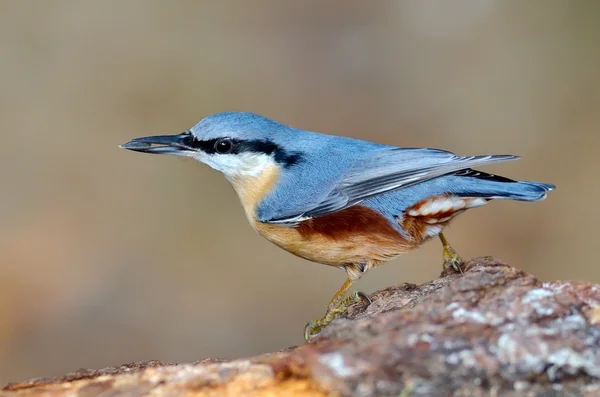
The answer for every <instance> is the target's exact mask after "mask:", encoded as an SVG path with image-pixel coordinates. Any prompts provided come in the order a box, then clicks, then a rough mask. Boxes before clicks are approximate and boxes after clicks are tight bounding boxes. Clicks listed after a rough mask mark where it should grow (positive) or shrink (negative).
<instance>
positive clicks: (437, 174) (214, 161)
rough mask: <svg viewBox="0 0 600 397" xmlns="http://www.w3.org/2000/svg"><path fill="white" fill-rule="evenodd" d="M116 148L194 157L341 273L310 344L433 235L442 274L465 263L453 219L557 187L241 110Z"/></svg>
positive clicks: (252, 216)
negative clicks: (365, 281)
mask: <svg viewBox="0 0 600 397" xmlns="http://www.w3.org/2000/svg"><path fill="white" fill-rule="evenodd" d="M121 147H122V148H125V149H129V150H133V151H137V152H144V153H156V154H171V155H176V156H187V157H192V158H194V159H196V160H198V161H200V162H201V163H204V164H207V165H209V166H210V167H212V168H214V169H215V170H217V171H220V172H222V173H223V174H224V175H225V177H227V179H228V180H229V181H230V182H231V184H232V185H233V187H234V189H235V191H236V192H237V194H238V196H239V198H240V201H241V202H242V205H243V207H244V210H245V212H246V215H247V217H248V220H249V221H250V224H251V225H252V227H253V228H254V229H255V230H256V231H258V232H259V233H260V234H261V235H262V236H263V237H265V238H266V239H267V240H269V241H271V242H273V243H274V244H276V245H278V246H279V247H281V248H283V249H285V250H286V251H289V252H291V253H292V254H294V255H297V256H299V257H301V258H305V259H308V260H309V261H313V262H318V263H322V264H325V265H330V266H335V267H338V268H340V269H343V270H345V271H346V274H347V280H346V282H345V283H344V284H343V285H342V287H341V288H340V289H339V291H338V292H337V293H336V294H335V295H334V297H333V299H332V300H331V302H330V304H329V306H328V308H327V312H326V314H325V316H324V317H323V318H321V319H318V320H315V321H311V322H309V323H308V324H307V326H306V328H305V337H306V338H307V339H309V338H310V337H311V336H312V335H314V334H316V333H318V332H319V331H320V330H321V329H322V328H323V327H325V326H326V325H327V324H329V323H330V322H331V321H332V319H333V318H334V317H335V315H336V314H337V313H339V312H340V311H341V310H343V308H344V307H345V306H346V305H347V304H349V303H350V302H352V301H354V300H356V299H359V298H362V299H366V300H369V299H368V297H367V296H366V295H364V294H362V293H357V294H353V295H351V296H350V297H348V298H345V299H344V297H345V295H346V293H347V291H348V289H349V288H350V286H351V285H352V283H353V282H354V281H356V280H357V279H359V278H360V277H361V276H362V275H363V274H364V273H365V272H367V271H368V270H369V269H372V268H374V267H376V266H378V265H380V264H382V263H383V262H386V261H388V260H390V259H393V258H395V257H397V256H398V255H400V254H403V253H405V252H407V251H410V250H412V249H414V248H416V247H418V246H420V245H421V244H423V243H424V242H425V241H427V240H429V239H430V238H432V237H435V236H439V238H440V239H441V241H442V244H443V258H444V268H446V267H449V266H450V267H452V268H454V269H455V270H456V271H461V268H460V263H461V258H460V257H459V256H458V255H457V253H456V252H455V251H454V250H453V249H452V247H451V246H450V245H449V244H448V241H447V240H446V238H445V237H444V235H443V234H442V230H443V229H444V227H446V226H447V225H448V223H449V222H450V221H451V220H452V219H453V218H454V217H455V216H456V215H458V214H460V213H463V212H464V211H466V210H468V209H470V208H475V207H480V206H482V205H484V204H486V203H487V202H488V201H490V200H493V199H511V200H520V201H540V200H543V199H544V198H546V193H547V192H548V191H550V190H553V189H554V186H553V185H551V184H546V183H538V182H522V181H514V180H512V179H508V178H504V177H501V176H497V175H492V174H488V173H485V172H481V171H476V170H474V169H473V168H474V167H480V166H484V165H488V164H492V163H497V162H502V161H509V160H516V159H518V157H517V156H512V155H486V156H464V157H463V156H457V155H455V154H453V153H450V152H447V151H444V150H437V149H426V148H399V147H394V146H388V145H382V144H378V143H373V142H367V141H362V140H357V139H351V138H346V137H340V136H333V135H326V134H319V133H315V132H309V131H304V130H300V129H297V128H292V127H289V126H286V125H283V124H280V123H278V122H276V121H273V120H270V119H268V118H265V117H262V116H259V115H256V114H252V113H242V112H228V113H218V114H215V115H212V116H208V117H206V118H204V119H202V120H201V121H200V122H199V123H198V124H196V125H195V126H194V127H192V128H191V129H190V130H189V131H185V132H183V133H181V134H179V135H167V136H149V137H143V138H136V139H133V140H132V141H130V142H128V143H126V144H124V145H122V146H121Z"/></svg>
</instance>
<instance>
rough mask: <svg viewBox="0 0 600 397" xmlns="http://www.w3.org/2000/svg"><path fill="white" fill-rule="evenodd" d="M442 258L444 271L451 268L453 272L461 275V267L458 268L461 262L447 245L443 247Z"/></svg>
mask: <svg viewBox="0 0 600 397" xmlns="http://www.w3.org/2000/svg"><path fill="white" fill-rule="evenodd" d="M443 256H444V265H443V266H444V269H447V268H449V267H451V268H452V269H454V271H455V272H457V273H460V274H463V271H462V267H461V266H460V264H461V263H462V261H463V260H462V258H461V257H460V256H459V255H458V254H457V253H456V251H454V249H453V248H452V247H451V246H449V245H447V246H445V247H444V252H443Z"/></svg>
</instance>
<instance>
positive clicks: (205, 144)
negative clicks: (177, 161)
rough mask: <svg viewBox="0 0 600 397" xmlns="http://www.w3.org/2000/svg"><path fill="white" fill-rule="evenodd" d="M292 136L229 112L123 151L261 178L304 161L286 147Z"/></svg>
mask: <svg viewBox="0 0 600 397" xmlns="http://www.w3.org/2000/svg"><path fill="white" fill-rule="evenodd" d="M290 132H292V129H291V128H290V127H287V126H285V125H283V124H280V123H278V122H276V121H273V120H270V119H267V118H265V117H262V116H259V115H256V114H252V113H243V112H227V113H217V114H214V115H212V116H208V117H206V118H204V119H202V120H200V122H198V124H196V125H195V126H193V127H192V128H191V129H189V130H188V131H184V132H182V133H181V134H178V135H161V136H147V137H141V138H135V139H133V140H131V141H129V142H127V143H125V144H123V145H121V147H122V148H124V149H128V150H133V151H136V152H143V153H153V154H170V155H175V156H186V157H192V158H194V159H196V160H198V161H200V162H201V163H204V164H207V165H208V166H210V167H212V168H214V169H215V170H217V171H220V172H222V173H223V174H224V175H225V176H226V177H227V178H228V179H229V180H234V179H239V178H242V179H243V178H246V177H253V176H259V175H261V174H262V173H263V172H264V171H265V170H266V169H267V168H269V167H272V166H278V167H289V166H292V165H294V164H295V163H297V162H298V161H300V159H301V157H302V153H300V152H297V151H293V150H290V149H288V148H286V145H285V144H284V143H283V142H285V141H286V139H285V137H286V136H289V135H290ZM282 137H283V139H282Z"/></svg>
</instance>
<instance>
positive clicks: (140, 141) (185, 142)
mask: <svg viewBox="0 0 600 397" xmlns="http://www.w3.org/2000/svg"><path fill="white" fill-rule="evenodd" d="M190 138H191V135H190V133H189V132H188V131H186V132H183V133H181V134H179V135H160V136H145V137H141V138H135V139H132V140H131V141H129V142H127V143H124V144H122V145H120V146H119V147H121V148H123V149H128V150H132V151H134V152H142V153H153V154H171V155H175V156H189V155H190V154H191V153H194V152H195V150H194V148H192V147H190V146H189V142H190ZM152 145H156V146H152Z"/></svg>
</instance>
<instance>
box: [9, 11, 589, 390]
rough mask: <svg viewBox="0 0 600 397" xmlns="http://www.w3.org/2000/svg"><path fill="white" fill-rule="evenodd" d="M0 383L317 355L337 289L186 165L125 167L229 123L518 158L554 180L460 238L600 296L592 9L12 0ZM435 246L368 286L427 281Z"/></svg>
mask: <svg viewBox="0 0 600 397" xmlns="http://www.w3.org/2000/svg"><path fill="white" fill-rule="evenodd" d="M0 9H1V12H0V87H1V89H0V126H1V134H2V135H1V138H2V139H1V142H0V184H1V185H0V186H2V189H1V195H0V197H1V199H0V383H5V382H8V381H15V380H22V379H25V378H28V377H32V376H50V375H57V374H60V373H63V372H66V371H70V370H75V369H77V368H80V367H102V366H107V365H117V364H121V363H125V362H130V361H135V360H144V359H159V360H164V361H170V362H186V361H195V360H199V359H202V358H204V357H207V356H217V357H226V358H229V357H238V356H245V355H250V354H256V353H261V352H265V351H269V350H275V349H280V348H284V347H287V346H290V345H293V344H298V343H301V342H302V328H303V326H304V324H305V322H306V321H307V320H309V319H311V318H314V317H316V316H319V315H321V314H322V312H323V310H324V308H325V305H326V303H327V301H328V299H329V298H330V297H331V295H332V294H333V293H334V291H335V290H336V289H337V288H338V287H339V285H340V284H341V283H342V282H343V280H344V274H343V273H342V272H339V271H337V270H335V269H332V268H328V267H325V266H320V265H316V264H312V263H309V262H306V261H303V260H301V259H298V258H296V257H294V256H292V255H290V254H287V253H286V252H284V251H281V250H280V249H278V248H276V247H275V246H272V245H271V244H270V243H268V242H267V241H265V240H263V239H261V238H260V237H259V236H257V235H256V234H255V233H254V232H253V231H252V229H251V228H250V226H249V225H248V224H247V222H246V219H245V217H244V215H243V211H242V209H241V206H240V205H239V203H238V202H237V198H236V197H235V194H234V192H233V191H232V189H231V188H230V186H229V185H228V183H227V182H226V180H225V179H224V178H223V177H221V176H220V175H219V174H217V173H216V172H213V171H211V170H209V169H208V168H206V167H203V166H200V165H198V164H196V163H194V162H192V161H191V160H190V161H186V160H183V159H176V158H170V157H159V156H147V155H140V154H136V153H131V152H127V151H125V150H120V149H119V148H118V147H117V146H118V144H120V143H123V142H125V141H127V140H129V139H130V138H132V137H136V136H140V135H156V134H165V133H167V134H168V133H178V132H181V131H183V130H185V129H187V128H189V127H190V126H192V125H193V124H195V123H196V122H197V121H198V120H199V119H200V118H201V117H203V116H205V115H208V114H211V113H214V112H219V111H224V110H246V111H253V112H257V113H261V114H264V115H266V116H269V117H272V118H274V119H277V120H280V121H282V122H285V123H287V124H291V125H293V126H296V127H301V128H305V129H311V130H316V131H322V132H329V133H333V134H340V135H348V136H353V137H359V138H368V139H372V140H376V141H379V142H383V143H388V144H393V145H398V146H430V147H438V148H443V149H448V150H452V151H455V152H458V153H460V154H484V153H485V154H487V153H514V154H519V155H521V156H522V157H523V159H522V160H521V161H519V162H515V163H510V164H503V165H499V166H495V167H490V168H488V169H487V170H488V171H491V172H496V173H499V174H502V175H506V176H509V177H515V178H520V179H532V180H539V181H545V182H552V183H555V184H556V185H557V186H558V190H557V191H556V192H553V193H552V194H551V195H550V197H549V199H548V200H547V201H544V202H541V203H536V204H529V203H516V202H499V203H493V204H491V205H489V206H487V207H485V208H482V209H478V210H474V211H472V212H470V213H467V214H465V215H463V216H461V217H460V219H459V220H457V221H456V222H455V223H454V224H453V227H452V228H451V230H450V231H449V233H448V236H449V238H450V239H451V242H452V243H453V244H454V246H455V247H456V248H457V250H458V251H459V252H460V253H462V255H463V256H464V257H473V256H478V255H494V256H497V257H499V258H502V259H503V260H506V261H509V262H511V263H513V264H515V265H518V266H520V267H522V268H523V269H525V270H527V271H529V272H533V273H535V274H536V275H538V276H539V277H540V278H541V279H545V280H550V279H588V280H593V281H596V282H599V281H600V264H599V263H598V260H597V254H598V241H597V240H598V239H597V231H596V228H597V226H598V224H599V222H600V210H599V209H598V195H599V194H600V184H599V182H598V167H599V166H600V159H599V155H598V149H600V145H599V144H600V133H599V130H600V111H599V109H600V107H599V105H600V78H599V76H600V73H598V71H599V70H600V2H598V1H595V0H589V1H584V0H581V1H577V2H575V1H551V0H548V1H541V0H540V1H537V2H536V1H530V2H522V1H495V0H483V1H482V0H472V1H466V0H463V1H457V2H445V1H441V0H440V1H416V0H415V1H412V2H403V1H395V2H393V1H380V2H364V1H331V2H321V1H302V2H298V1H280V0H271V1H266V0H265V1H253V2H249V1H242V0H239V1H221V2H218V1H184V0H181V1H174V2H168V1H166V0H139V1H134V0H125V1H120V0H119V1H117V0H111V1H91V0H90V1H87V0H84V1H81V0H77V1H76V0H71V1H69V0H54V1H41V0H38V1H33V0H20V1H14V0H12V1H11V0H1V1H0ZM440 255H441V249H440V246H439V244H438V243H437V242H432V243H429V244H427V245H425V246H424V247H423V248H422V249H420V250H418V251H416V252H414V253H411V254H407V255H406V256H404V257H403V258H401V259H399V260H396V261H394V262H392V263H389V264H388V265H387V266H384V267H382V268H380V269H377V270H375V271H373V272H371V273H370V274H368V276H367V277H365V278H364V279H363V280H362V281H361V282H360V284H359V287H360V288H361V289H362V290H365V291H368V292H371V291H374V290H376V289H379V288H383V287H385V286H387V285H390V284H391V283H401V282H414V283H418V282H423V281H426V280H429V279H432V278H435V277H436V276H437V275H438V274H439V271H440V264H441V256H440Z"/></svg>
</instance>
